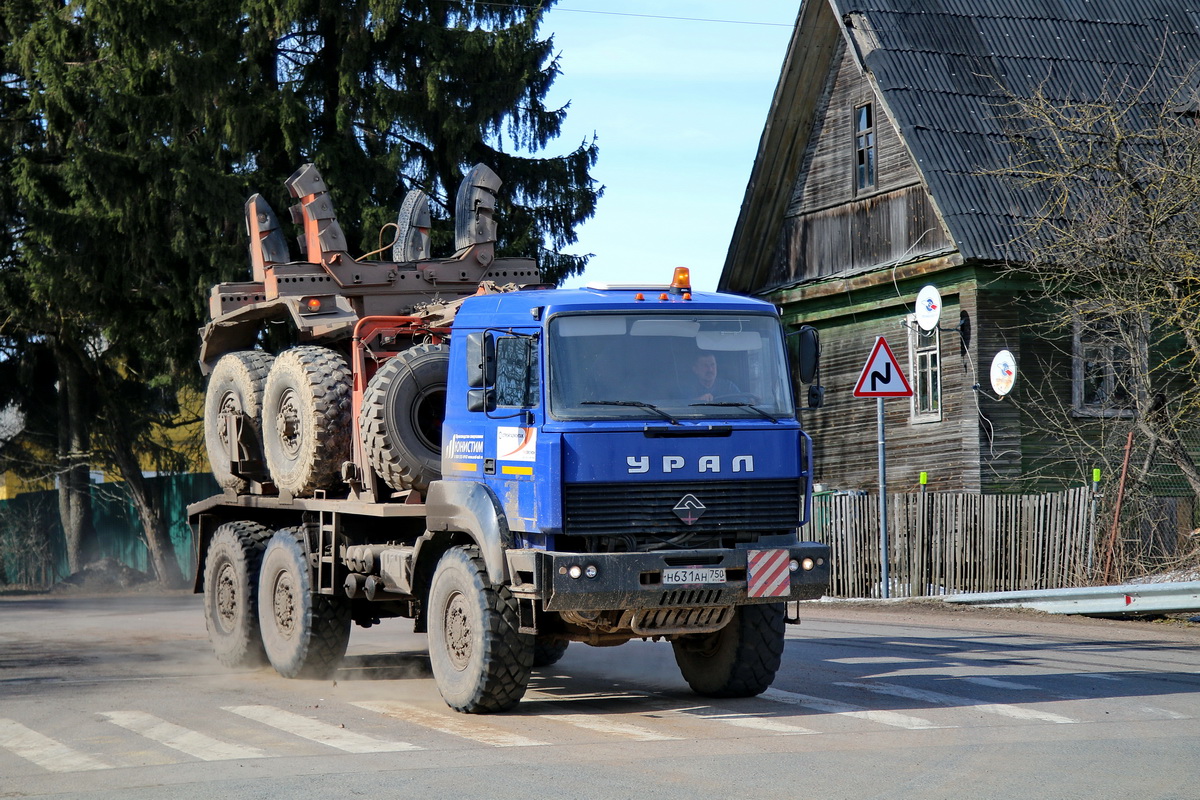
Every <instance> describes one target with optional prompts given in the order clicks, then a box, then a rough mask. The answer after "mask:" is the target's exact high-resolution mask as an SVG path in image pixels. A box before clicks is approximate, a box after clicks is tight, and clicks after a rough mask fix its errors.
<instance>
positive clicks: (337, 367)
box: [262, 346, 351, 497]
mask: <svg viewBox="0 0 1200 800" xmlns="http://www.w3.org/2000/svg"><path fill="white" fill-rule="evenodd" d="M350 388H351V386H350V368H349V367H348V366H346V360H345V359H344V358H342V356H341V355H339V354H338V353H336V352H334V351H332V350H329V349H327V348H324V347H312V346H307V347H296V348H293V349H291V350H287V351H285V352H283V353H281V354H280V355H279V357H278V358H276V359H275V363H274V364H273V365H272V367H271V374H270V375H268V376H267V385H266V388H265V389H264V391H263V411H262V429H263V445H264V449H265V450H266V457H267V470H268V471H269V472H270V474H271V480H272V481H273V482H274V483H275V485H276V486H277V487H278V488H279V490H280V491H283V492H288V493H290V494H292V495H294V496H296V497H306V496H309V495H311V494H312V493H313V492H314V491H316V490H317V489H332V488H334V487H335V486H337V485H338V483H339V482H340V480H341V469H342V462H344V461H347V460H348V459H349V458H350V421H351V411H350V403H351V401H350Z"/></svg>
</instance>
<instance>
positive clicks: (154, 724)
mask: <svg viewBox="0 0 1200 800" xmlns="http://www.w3.org/2000/svg"><path fill="white" fill-rule="evenodd" d="M100 716H102V717H106V718H107V719H108V721H109V722H111V723H113V724H114V725H119V726H120V727H122V728H125V729H126V730H130V731H133V732H134V733H137V734H139V735H141V736H145V737H146V738H147V739H153V740H154V741H156V742H158V743H160V744H164V745H166V746H167V747H170V748H172V749H174V750H178V751H179V752H181V753H186V754H188V755H189V756H192V757H194V758H198V759H200V760H201V761H232V760H237V759H242V758H265V757H266V755H267V754H266V753H264V752H263V751H261V750H259V749H257V748H254V747H250V746H249V745H236V744H229V743H228V742H222V741H220V740H218V739H214V738H212V737H211V736H206V735H204V734H203V733H199V732H198V731H193V730H188V729H187V728H183V727H180V726H179V725H175V724H174V723H171V722H167V721H166V720H163V719H159V718H158V717H156V716H154V715H153V714H146V713H144V712H141V711H103V712H101V713H100Z"/></svg>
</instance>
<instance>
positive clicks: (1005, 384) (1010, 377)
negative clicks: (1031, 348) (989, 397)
mask: <svg viewBox="0 0 1200 800" xmlns="http://www.w3.org/2000/svg"><path fill="white" fill-rule="evenodd" d="M1016 381H1017V359H1016V356H1014V355H1013V354H1012V353H1010V352H1008V351H1007V350H1001V351H1000V352H999V353H996V357H995V358H993V359H992V391H993V392H995V393H996V394H998V395H1000V396H1001V397H1003V396H1004V395H1006V394H1008V393H1009V392H1011V391H1012V388H1013V384H1014V383H1016Z"/></svg>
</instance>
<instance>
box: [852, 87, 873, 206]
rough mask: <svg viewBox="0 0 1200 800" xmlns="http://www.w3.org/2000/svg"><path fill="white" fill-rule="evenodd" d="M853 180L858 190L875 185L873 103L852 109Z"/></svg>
mask: <svg viewBox="0 0 1200 800" xmlns="http://www.w3.org/2000/svg"><path fill="white" fill-rule="evenodd" d="M854 180H855V187H856V188H857V190H858V191H860V192H861V191H864V190H866V189H871V188H874V186H875V105H874V104H873V103H866V104H865V105H861V106H856V107H855V109H854Z"/></svg>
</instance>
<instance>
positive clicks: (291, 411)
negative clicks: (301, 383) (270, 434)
mask: <svg viewBox="0 0 1200 800" xmlns="http://www.w3.org/2000/svg"><path fill="white" fill-rule="evenodd" d="M275 431H276V432H277V433H278V434H279V442H280V444H282V445H283V449H284V451H286V452H287V454H288V455H289V456H295V455H296V454H297V453H298V452H299V451H300V409H299V407H298V404H297V402H296V393H295V392H293V391H292V390H291V389H288V390H287V391H286V392H284V394H283V396H282V397H281V398H280V399H279V411H278V412H277V413H276V414H275Z"/></svg>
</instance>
